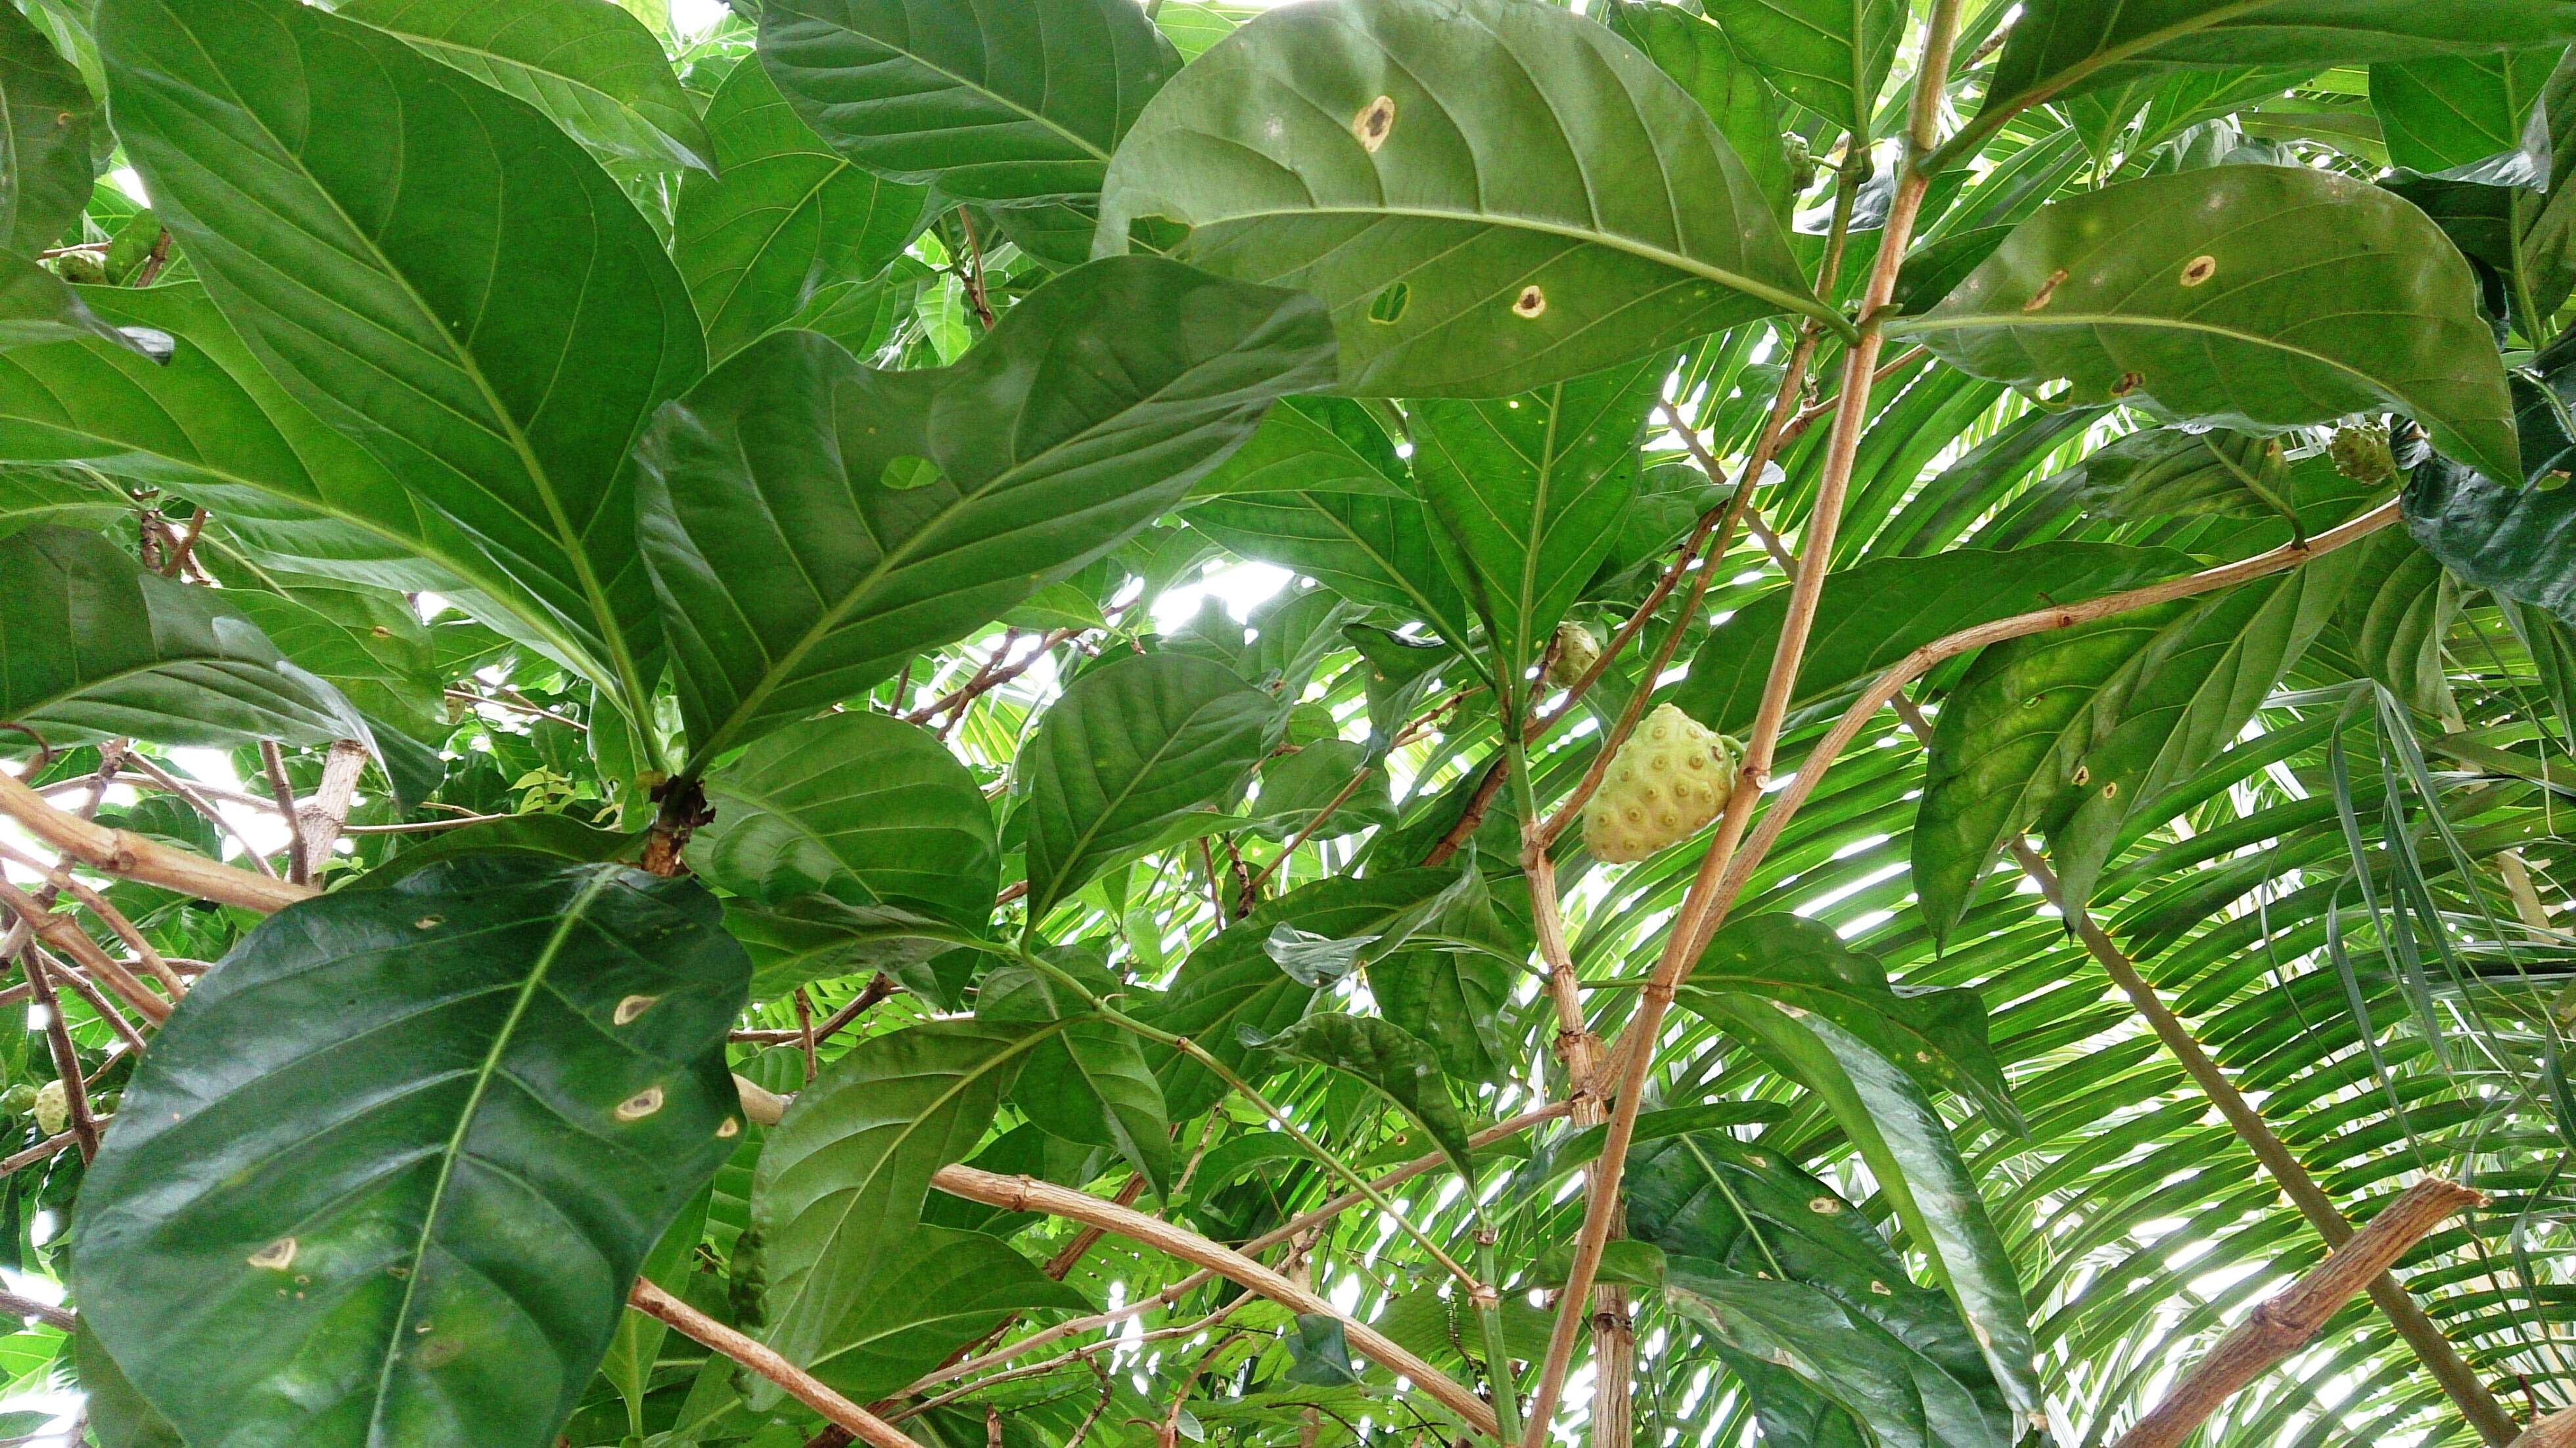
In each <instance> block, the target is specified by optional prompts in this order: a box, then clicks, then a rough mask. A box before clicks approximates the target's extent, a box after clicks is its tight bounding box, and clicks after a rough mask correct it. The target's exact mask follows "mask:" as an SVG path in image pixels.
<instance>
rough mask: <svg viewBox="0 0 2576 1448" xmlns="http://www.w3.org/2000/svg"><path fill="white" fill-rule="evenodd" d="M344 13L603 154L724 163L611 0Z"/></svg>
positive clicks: (361, 3) (456, 2)
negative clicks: (521, 104) (515, 101)
mask: <svg viewBox="0 0 2576 1448" xmlns="http://www.w3.org/2000/svg"><path fill="white" fill-rule="evenodd" d="M340 13H341V14H343V15H346V16H348V17H349V18H350V19H352V20H363V21H365V22H366V23H368V24H369V25H373V26H375V27H377V28H378V29H381V30H390V31H392V32H393V33H394V34H396V35H399V36H401V37H402V38H403V39H405V40H407V41H409V42H411V44H412V45H413V46H415V47H417V48H418V49H419V50H420V51H421V53H422V54H424V55H428V56H430V57H432V58H434V59H437V60H442V61H445V62H446V63H447V64H449V65H452V66H454V67H456V68H457V69H458V70H461V71H463V72H465V73H466V74H467V75H470V76H472V77H474V78H475V79H476V80H479V81H481V82H483V83H484V84H485V85H488V86H493V87H495V88H497V89H499V90H502V91H506V92H508V93H509V94H511V95H514V96H517V97H518V98H519V99H521V100H523V101H526V102H527V103H528V104H530V105H532V106H535V107H536V108H537V109H538V110H541V111H543V112H545V113H546V115H547V116H548V117H549V118H550V119H552V120H553V121H554V123H555V124H556V125H558V126H561V127H562V128H563V129H564V133H565V134H566V135H569V136H571V137H572V138H573V139H574V140H576V141H579V142H581V143H582V144H583V145H585V146H588V147H590V148H591V149H593V150H595V151H598V152H600V153H601V154H603V155H607V156H612V157H615V158H617V159H619V160H621V161H636V162H642V163H645V164H647V165H657V166H694V167H696V168H698V169H699V170H702V171H705V170H712V169H714V167H715V166H716V164H717V161H716V156H715V147H714V145H713V144H712V143H711V142H710V141H709V140H708V138H707V128H706V126H705V125H704V124H702V123H701V122H700V121H699V120H698V111H697V107H696V106H695V105H693V104H692V103H691V102H690V100H689V94H688V92H686V91H684V90H682V89H680V78H679V77H678V76H677V75H675V74H673V73H672V70H671V63H670V62H669V61H668V60H665V59H663V57H662V42H661V41H659V40H657V39H655V38H654V36H653V32H652V31H650V30H647V29H645V28H644V23H643V22H642V21H640V20H638V19H636V18H635V17H634V16H632V15H630V14H628V13H627V12H625V11H624V10H621V9H619V8H618V7H617V6H615V5H613V4H611V3H609V0H354V3H351V4H347V5H343V6H341V7H340Z"/></svg>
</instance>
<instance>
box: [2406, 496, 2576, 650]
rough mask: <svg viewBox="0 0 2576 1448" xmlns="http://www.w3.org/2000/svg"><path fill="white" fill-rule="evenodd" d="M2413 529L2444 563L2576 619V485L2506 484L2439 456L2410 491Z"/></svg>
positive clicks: (2408, 516) (2565, 617)
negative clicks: (2487, 478)
mask: <svg viewBox="0 0 2576 1448" xmlns="http://www.w3.org/2000/svg"><path fill="white" fill-rule="evenodd" d="M2403 503H2404V507H2405V512H2406V531H2407V532H2409V533H2412V534H2414V535H2415V541H2416V542H2418V543H2421V544H2423V545H2424V550H2425V551H2426V552H2428V553H2430V554H2432V555H2433V556H2434V557H2436V558H2438V559H2440V560H2442V566H2443V567H2445V568H2448V569H2450V570H2451V571H2452V572H2453V573H2456V574H2458V575H2459V576H2460V577H2462V578H2464V579H2466V580H2468V581H2469V582H2471V583H2474V584H2476V585H2478V586H2479V587H2481V588H2491V589H2493V590H2495V591H2496V592H2498V593H2500V594H2503V595H2504V596H2505V597H2507V598H2511V599H2516V600H2519V601H2521V602H2523V603H2528V604H2535V605H2537V606H2539V607H2541V608H2545V609H2548V610H2549V611H2550V612H2551V613H2554V614H2556V615H2558V617H2559V618H2560V619H2561V620H2563V621H2565V622H2568V623H2576V488H2571V487H2568V486H2566V485H2565V484H2564V483H2561V484H2560V485H2559V486H2556V487H2548V488H2543V487H2530V488H2503V487H2498V486H2496V485H2495V484H2494V483H2491V482H2489V481H2487V480H2486V479H2485V478H2484V477H2481V476H2480V475H2478V474H2477V473H2476V472H2474V471H2472V470H2470V469H2468V468H2464V467H2462V466H2460V465H2459V464H2457V463H2455V462H2452V461H2451V460H2450V459H2448V458H2442V457H2436V458H2432V459H2429V460H2427V461H2426V462H2425V463H2424V464H2423V465H2422V466H2420V467H2418V468H2416V469H2415V473H2414V476H2413V477H2412V479H2410V480H2409V481H2408V483H2407V484H2406V492H2405V494H2404V497H2403Z"/></svg>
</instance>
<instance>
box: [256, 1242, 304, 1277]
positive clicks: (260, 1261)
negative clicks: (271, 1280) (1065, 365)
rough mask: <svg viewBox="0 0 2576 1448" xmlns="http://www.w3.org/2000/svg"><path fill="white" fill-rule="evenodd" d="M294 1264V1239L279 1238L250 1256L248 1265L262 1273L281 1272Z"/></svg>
mask: <svg viewBox="0 0 2576 1448" xmlns="http://www.w3.org/2000/svg"><path fill="white" fill-rule="evenodd" d="M294 1264H295V1239H294V1238H293V1237H280V1238H278V1239H277V1240H276V1241H274V1242H271V1243H269V1244H268V1245H267V1246H265V1247H262V1248H260V1249H259V1250H258V1251H256V1252H253V1253H251V1254H250V1265H252V1266H253V1267H256V1268H258V1269H260V1270H261V1271H263V1272H283V1271H285V1270H286V1269H287V1268H289V1267H291V1266H293V1265H294Z"/></svg>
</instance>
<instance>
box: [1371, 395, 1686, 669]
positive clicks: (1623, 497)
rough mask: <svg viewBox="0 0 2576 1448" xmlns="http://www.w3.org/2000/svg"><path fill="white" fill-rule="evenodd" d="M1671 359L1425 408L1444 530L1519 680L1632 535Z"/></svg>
mask: <svg viewBox="0 0 2576 1448" xmlns="http://www.w3.org/2000/svg"><path fill="white" fill-rule="evenodd" d="M1670 370H1671V359H1670V358H1667V357H1660V356H1658V357H1653V358H1649V359H1647V360H1646V361H1644V362H1642V363H1638V364H1634V365H1631V366H1627V367H1622V368H1617V369H1614V370H1612V371H1608V372H1602V373H1596V374H1595V375H1593V376H1590V377H1585V378H1581V379H1578V380H1576V381H1573V382H1559V383H1555V384H1553V385H1551V386H1549V387H1546V388H1544V389H1542V390H1540V391H1538V392H1534V393H1531V394H1529V395H1528V396H1525V397H1515V398H1510V399H1507V400H1503V401H1496V402H1452V401H1445V400H1436V399H1435V400H1433V401H1429V402H1425V403H1422V404H1420V405H1419V406H1417V407H1416V408H1415V409H1414V411H1413V414H1412V419H1411V420H1412V423H1413V442H1414V449H1415V451H1414V454H1413V464H1414V472H1415V476H1416V478H1418V479H1419V483H1420V488H1421V493H1422V505H1423V510H1424V511H1425V512H1427V513H1429V514H1430V516H1431V520H1432V522H1433V523H1434V524H1435V525H1436V529H1437V531H1435V532H1434V533H1433V535H1432V537H1433V539H1434V541H1435V542H1436V543H1437V544H1439V545H1440V549H1441V554H1442V558H1443V560H1444V561H1445V562H1447V563H1448V564H1449V571H1450V572H1451V574H1452V575H1454V576H1455V577H1456V578H1457V579H1458V580H1459V582H1460V584H1461V586H1462V587H1463V589H1464V591H1465V593H1466V595H1467V598H1468V600H1469V601H1470V602H1471V603H1473V604H1474V605H1475V608H1476V612H1477V614H1478V615H1479V616H1480V617H1482V618H1483V619H1484V621H1485V631H1486V636H1487V638H1488V639H1489V640H1490V641H1491V644H1492V647H1493V648H1494V649H1496V650H1498V651H1499V652H1500V655H1501V657H1500V660H1499V670H1500V672H1501V673H1502V674H1503V675H1505V676H1506V677H1510V678H1515V679H1517V678H1518V677H1519V675H1520V672H1521V670H1523V669H1524V668H1527V667H1528V666H1529V665H1531V664H1533V663H1536V662H1537V661H1538V657H1539V654H1540V652H1541V651H1543V650H1544V649H1545V648H1546V647H1547V642H1548V640H1549V639H1550V638H1551V637H1553V636H1554V634H1555V632H1556V626H1557V624H1558V623H1559V622H1560V621H1561V620H1562V619H1563V618H1564V617H1565V611H1566V610H1567V609H1568V608H1570V607H1572V606H1573V604H1574V601H1575V599H1576V598H1577V597H1578V596H1580V595H1581V593H1582V591H1583V585H1584V584H1586V583H1588V582H1590V581H1591V578H1592V573H1593V570H1594V569H1596V568H1598V567H1599V566H1600V565H1601V560H1602V558H1603V557H1605V556H1606V555H1607V554H1608V553H1609V551H1610V545H1611V544H1612V543H1614V542H1616V541H1618V536H1619V520H1620V518H1621V517H1622V516H1623V515H1624V514H1625V513H1626V512H1627V510H1628V503H1629V500H1630V499H1632V498H1633V497H1635V496H1636V491H1637V467H1638V463H1637V440H1638V438H1639V437H1640V436H1641V435H1642V434H1643V433H1644V431H1645V427H1646V419H1647V415H1648V412H1649V410H1650V409H1651V408H1652V407H1653V406H1654V404H1655V402H1656V400H1657V399H1658V398H1660V397H1661V396H1662V395H1663V383H1664V375H1665V374H1666V373H1667V372H1668V371H1670Z"/></svg>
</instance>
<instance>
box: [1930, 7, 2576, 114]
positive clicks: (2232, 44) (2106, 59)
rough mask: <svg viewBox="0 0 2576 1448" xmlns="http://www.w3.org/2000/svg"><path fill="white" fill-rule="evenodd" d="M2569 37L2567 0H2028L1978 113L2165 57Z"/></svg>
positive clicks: (2262, 60) (2083, 87) (2242, 60)
mask: <svg viewBox="0 0 2576 1448" xmlns="http://www.w3.org/2000/svg"><path fill="white" fill-rule="evenodd" d="M2564 40H2576V4H2571V3H2570V0H2129V3H2123V4H2115V5H2104V4H2100V3H2097V0H2031V3H2030V4H2028V5H2026V6H2025V7H2024V8H2023V14H2022V16H2021V18H2020V20H2019V21H2017V22H2015V24H2014V25H2013V28H2012V33H2011V39H2009V40H2008V41H2006V42H2005V44H2004V53H2003V58H2002V59H2001V60H2000V61H1999V62H1997V64H1996V66H1995V79H1994V83H1993V85H1992V86H1991V87H1990V88H1989V90H1988V91H1987V99H1986V107H1985V114H1984V115H1982V116H1980V118H1979V119H1980V123H1981V125H1982V123H1983V122H1984V120H1985V118H1986V117H1987V116H2002V115H2004V114H2007V113H2009V112H2011V111H2015V110H2020V109H2022V108H2023V107H2025V106H2030V105H2035V104H2037V103H2039V102H2041V101H2044V100H2048V99H2050V98H2051V97H2054V96H2062V95H2075V94H2079V93H2081V92H2084V91H2088V90H2096V89H2099V88H2101V87H2103V86H2108V85H2113V84H2117V83H2120V82H2123V81H2126V80H2129V79H2132V78H2134V77H2136V76H2137V75H2139V74H2141V73H2142V72H2146V71H2151V70H2154V69H2157V68H2160V67H2164V66H2172V65H2190V66H2243V65H2297V66H2303V67H2307V68H2308V69H2310V70H2312V71H2314V70H2323V69H2325V68H2326V67H2327V66H2331V65H2354V64H2360V63H2365V62H2371V61H2386V60H2411V59H2415V58H2417V57H2421V56H2428V55H2447V54H2454V53H2459V52H2476V51H2492V50H2504V49H2508V48H2510V47H2514V46H2532V45H2541V44H2546V43H2551V42H2556V41H2564Z"/></svg>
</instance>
